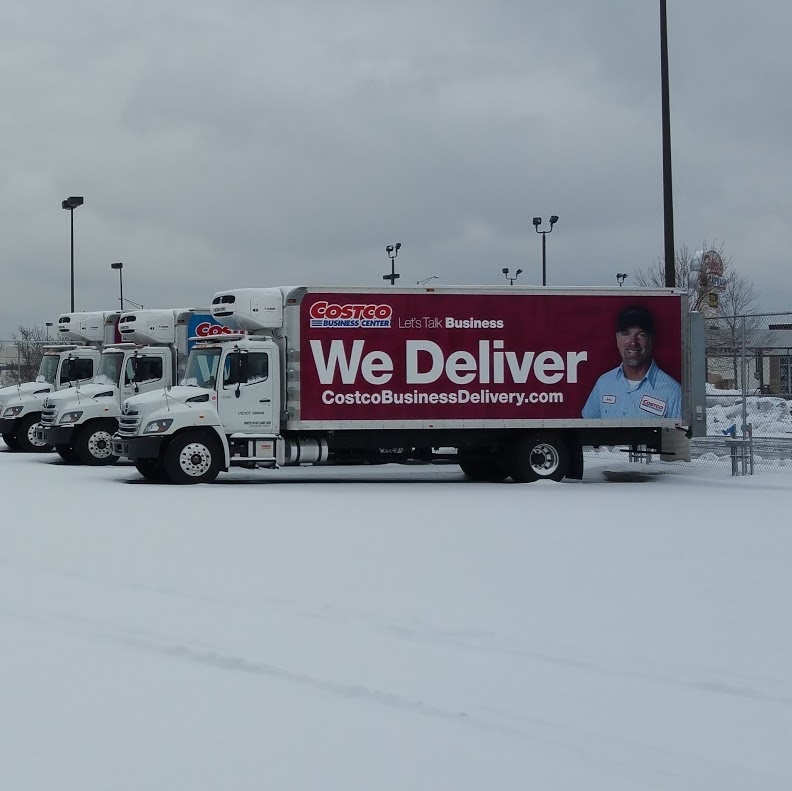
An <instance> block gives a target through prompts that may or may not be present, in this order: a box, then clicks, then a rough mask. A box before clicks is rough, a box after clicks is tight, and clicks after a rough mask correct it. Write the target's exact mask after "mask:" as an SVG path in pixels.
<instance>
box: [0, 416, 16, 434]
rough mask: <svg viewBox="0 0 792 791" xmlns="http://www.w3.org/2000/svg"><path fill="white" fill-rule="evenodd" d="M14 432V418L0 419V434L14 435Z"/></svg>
mask: <svg viewBox="0 0 792 791" xmlns="http://www.w3.org/2000/svg"><path fill="white" fill-rule="evenodd" d="M15 432H16V418H5V419H3V418H0V434H14V433H15Z"/></svg>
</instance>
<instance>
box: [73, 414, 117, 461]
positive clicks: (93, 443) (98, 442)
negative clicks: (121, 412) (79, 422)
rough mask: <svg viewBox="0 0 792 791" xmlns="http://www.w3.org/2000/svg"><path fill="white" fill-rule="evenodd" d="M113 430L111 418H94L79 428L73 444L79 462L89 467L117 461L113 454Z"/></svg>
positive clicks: (113, 422)
mask: <svg viewBox="0 0 792 791" xmlns="http://www.w3.org/2000/svg"><path fill="white" fill-rule="evenodd" d="M115 430H116V424H115V421H113V420H95V421H93V422H91V423H88V424H87V425H86V426H84V427H83V428H82V429H80V431H79V433H78V434H77V438H76V439H75V440H74V445H73V447H74V450H75V453H76V454H77V458H78V459H79V461H80V463H82V464H87V465H89V466H91V467H100V466H102V465H105V464H115V463H116V462H117V461H118V456H114V455H113V433H114V432H115Z"/></svg>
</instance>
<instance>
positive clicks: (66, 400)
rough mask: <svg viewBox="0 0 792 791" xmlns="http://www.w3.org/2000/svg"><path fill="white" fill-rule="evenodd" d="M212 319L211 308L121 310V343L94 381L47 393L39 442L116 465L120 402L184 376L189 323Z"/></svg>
mask: <svg viewBox="0 0 792 791" xmlns="http://www.w3.org/2000/svg"><path fill="white" fill-rule="evenodd" d="M201 319H202V320H203V324H206V323H207V322H213V319H212V317H211V315H210V314H209V311H208V309H207V308H192V309H183V308H175V309H174V308H169V309H163V310H151V309H148V310H139V311H134V312H132V311H130V312H128V313H124V314H122V316H121V318H120V320H119V323H118V331H119V335H120V336H121V337H122V338H123V339H124V340H123V341H122V342H120V343H114V344H111V345H109V346H107V347H106V348H105V349H104V350H103V351H102V354H101V361H100V363H99V368H98V371H97V374H96V377H95V378H94V380H93V382H91V383H90V384H87V385H82V386H80V387H79V388H75V389H74V390H70V391H67V392H61V393H52V394H50V395H48V396H47V398H46V400H45V402H44V405H43V411H42V416H41V422H40V424H39V426H38V428H37V432H36V433H37V437H38V438H39V440H40V441H42V442H44V443H46V444H48V445H51V446H54V447H55V450H56V451H57V452H58V454H59V455H60V456H61V457H62V458H63V459H64V460H66V461H68V462H70V463H77V464H87V465H92V466H97V465H105V464H114V463H115V462H116V461H118V456H117V455H116V454H114V453H113V451H112V446H111V443H112V436H113V434H114V433H115V431H116V429H117V428H118V419H119V417H120V415H121V404H122V402H123V401H124V400H126V399H127V398H131V397H132V396H134V395H138V394H140V393H146V392H149V391H151V390H159V391H162V390H164V388H166V387H170V386H172V385H173V384H174V382H176V381H177V379H178V377H179V376H181V374H182V372H183V368H184V365H185V362H186V359H187V351H188V347H189V345H190V338H189V334H190V324H193V325H196V323H198V324H197V326H202V325H201V324H200V320H201Z"/></svg>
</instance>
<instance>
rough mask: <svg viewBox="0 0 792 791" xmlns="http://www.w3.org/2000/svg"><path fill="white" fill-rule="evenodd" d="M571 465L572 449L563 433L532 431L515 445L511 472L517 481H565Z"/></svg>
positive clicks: (513, 478)
mask: <svg viewBox="0 0 792 791" xmlns="http://www.w3.org/2000/svg"><path fill="white" fill-rule="evenodd" d="M568 469H569V451H568V450H567V446H566V443H565V442H564V439H563V437H562V436H561V435H560V434H551V433H547V434H530V435H528V436H526V437H523V438H522V439H521V440H519V441H518V442H517V444H516V445H515V446H514V449H513V452H512V458H511V464H510V469H509V472H510V474H511V477H512V480H514V481H516V482H517V483H532V482H533V481H542V480H544V481H561V480H563V479H564V477H565V476H566V474H567V470H568Z"/></svg>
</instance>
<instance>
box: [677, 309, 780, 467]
mask: <svg viewBox="0 0 792 791" xmlns="http://www.w3.org/2000/svg"><path fill="white" fill-rule="evenodd" d="M705 325H706V343H707V348H706V358H707V436H706V437H700V438H696V439H694V440H693V441H692V456H693V459H694V460H695V461H697V463H702V464H725V465H729V466H731V469H732V472H733V474H735V475H745V474H752V473H754V472H758V471H762V472H792V411H791V410H790V407H792V313H763V314H746V315H738V316H725V317H723V316H718V317H709V318H706V320H705Z"/></svg>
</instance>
